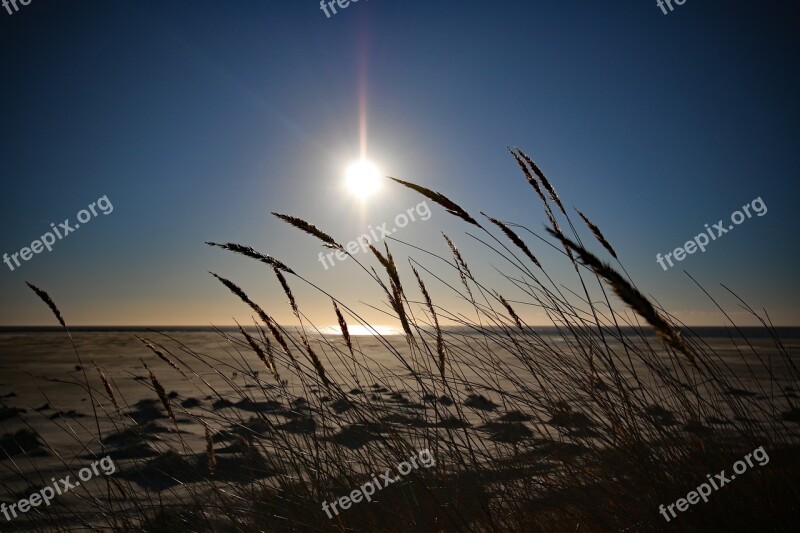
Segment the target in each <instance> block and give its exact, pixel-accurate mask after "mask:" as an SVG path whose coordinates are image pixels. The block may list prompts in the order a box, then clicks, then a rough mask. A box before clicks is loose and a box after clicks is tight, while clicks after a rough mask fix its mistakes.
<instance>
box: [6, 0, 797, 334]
mask: <svg viewBox="0 0 800 533" xmlns="http://www.w3.org/2000/svg"><path fill="white" fill-rule="evenodd" d="M799 14H800V9H798V7H797V4H796V3H790V2H756V1H752V0H748V1H740V2H736V1H729V0H726V1H722V0H718V1H711V0H702V1H700V0H688V1H687V2H686V3H685V4H684V5H683V6H679V7H676V9H675V11H674V12H672V13H670V14H669V15H663V14H662V12H661V10H660V9H659V8H658V7H657V5H656V2H655V0H652V1H650V0H636V1H633V0H615V1H613V2H612V1H607V2H588V1H578V0H574V1H568V0H526V1H513V2H511V1H495V2H487V1H484V2H477V1H459V2H455V1H442V0H439V1H430V0H427V1H422V0H369V1H367V0H361V1H360V2H358V3H355V4H351V5H350V6H349V7H347V8H346V9H344V10H340V12H339V13H338V14H336V15H334V16H333V17H331V18H326V17H325V15H324V13H323V12H322V11H321V10H320V9H319V4H318V2H316V1H315V0H270V1H268V2H265V1H244V0H240V1H231V2H209V1H193V2H186V1H171V2H163V1H158V2H156V1H139V2H131V1H128V2H121V1H89V0H74V1H73V0H71V1H70V2H51V1H47V0H34V1H33V2H32V3H31V4H29V5H28V6H20V10H19V11H18V12H17V13H14V14H13V15H8V14H7V13H6V12H5V11H4V10H0V50H2V65H3V82H2V84H0V121H1V122H2V131H1V132H0V135H1V136H2V137H0V155H2V166H1V167H0V168H1V169H2V190H3V194H2V209H0V224H1V225H2V230H0V253H8V254H12V253H15V252H18V251H19V250H20V248H22V247H24V246H29V245H30V243H31V241H33V240H34V239H36V238H38V237H39V236H40V235H42V234H43V233H44V232H46V231H47V230H48V229H49V227H50V223H51V222H54V223H59V222H61V221H63V220H64V219H66V218H70V219H71V220H72V222H73V223H74V222H75V214H76V213H77V212H78V211H79V210H80V209H82V208H84V207H86V206H87V205H88V204H89V203H91V202H94V201H96V200H97V199H98V198H99V197H101V196H103V195H107V196H108V198H109V200H110V201H111V203H112V204H113V206H114V211H113V212H112V213H111V214H109V215H107V216H103V215H99V216H98V217H97V218H96V219H93V220H92V221H91V222H90V223H88V224H86V225H85V226H82V227H81V228H80V229H79V230H77V231H76V232H74V233H72V234H70V235H69V236H68V237H67V238H65V239H64V240H61V241H58V242H57V243H56V245H55V246H54V249H53V251H52V252H49V253H47V252H44V253H41V254H38V255H35V256H34V257H33V258H32V259H31V260H30V261H28V262H26V263H23V265H22V267H21V268H19V269H17V270H15V271H13V272H12V271H10V270H9V269H8V268H7V267H6V266H5V265H4V264H0V325H40V324H43V325H52V324H53V323H54V321H53V318H52V316H50V315H49V312H48V311H47V309H46V308H45V307H44V306H43V305H42V303H41V302H40V301H38V300H37V299H36V297H35V296H34V295H33V293H31V292H30V291H29V290H28V289H27V288H26V287H25V283H24V282H25V281H26V280H29V281H31V282H33V283H35V284H37V285H39V286H41V287H43V288H45V289H46V290H47V291H49V292H50V294H51V295H52V296H53V297H54V299H55V300H56V301H57V302H58V304H59V306H60V307H61V310H62V312H63V313H64V315H65V317H66V319H67V320H68V322H70V323H71V324H73V325H90V324H93V325H114V324H116V325H121V324H129V325H167V324H170V325H187V324H201V325H202V324H208V323H214V324H218V325H222V324H230V323H231V322H232V317H236V318H237V319H239V320H244V321H247V320H248V317H249V316H250V313H249V312H248V309H247V308H246V307H245V306H244V305H243V304H242V303H241V302H240V301H238V300H237V299H236V298H235V297H233V296H232V295H231V294H230V293H229V292H228V291H227V290H226V289H225V288H224V287H222V286H221V285H220V284H219V283H218V282H217V281H216V280H214V279H213V278H212V277H211V276H210V275H209V274H208V273H207V271H209V270H211V271H214V272H217V273H219V274H221V275H223V276H226V277H229V278H231V279H232V280H234V281H235V282H236V283H238V284H239V285H240V286H241V287H242V288H244V289H245V290H246V291H247V292H248V293H250V294H251V295H252V296H253V298H254V299H256V300H257V301H258V302H259V303H261V304H262V305H263V307H264V308H265V309H266V310H267V311H268V312H269V313H270V314H273V315H274V316H276V317H277V318H278V319H279V320H280V321H282V322H284V323H292V322H293V317H292V315H291V312H290V310H289V309H288V306H287V305H286V301H285V300H286V299H285V297H284V296H283V294H282V292H281V291H280V287H279V286H278V284H277V283H276V281H275V278H274V276H273V275H272V273H271V271H270V270H269V269H268V268H265V267H264V266H263V265H259V264H257V263H255V262H252V261H250V260H247V259H244V258H241V257H237V256H234V255H232V254H230V253H228V252H224V251H222V250H218V249H213V248H210V247H208V246H206V245H204V244H203V243H204V241H208V240H213V241H221V242H225V241H233V242H238V243H242V244H248V245H252V246H254V247H255V248H256V249H258V250H260V251H263V252H265V253H269V254H272V255H274V256H276V257H277V258H279V259H281V260H282V261H284V262H285V263H287V264H289V265H290V266H291V267H292V268H294V269H295V270H296V271H298V273H301V274H303V275H304V276H306V277H308V278H310V279H312V280H314V281H315V282H317V283H319V284H320V285H323V286H325V287H326V288H328V289H331V290H332V291H333V292H334V293H335V294H336V295H337V296H339V297H341V298H343V299H345V300H347V301H350V302H364V304H371V305H375V306H381V305H382V304H381V302H382V301H383V297H382V295H381V293H380V292H379V291H378V290H377V289H376V288H375V287H374V286H373V285H370V282H369V281H368V280H367V279H366V278H365V275H364V274H363V272H361V271H360V270H359V269H358V268H357V267H356V266H355V265H354V264H352V261H351V260H348V261H346V262H345V263H343V264H338V265H337V266H336V267H335V268H332V269H329V270H327V271H326V270H324V269H323V268H322V266H321V264H320V263H319V262H317V254H318V252H319V251H320V250H322V248H321V247H320V246H319V244H318V241H316V240H315V239H313V238H312V237H310V236H307V235H305V234H302V233H300V232H298V231H297V230H295V229H293V228H291V227H289V226H287V225H286V224H284V223H282V222H281V221H279V220H277V219H275V218H274V217H272V216H271V215H270V214H269V213H270V211H280V212H283V213H289V214H293V215H296V216H299V217H302V218H305V219H307V220H309V221H311V222H313V223H315V224H317V225H318V226H319V227H320V228H322V229H324V230H325V231H327V232H328V233H330V234H332V235H333V236H335V237H336V238H337V239H338V240H339V241H340V242H347V241H350V240H353V239H355V238H357V237H358V235H360V234H361V233H363V232H364V231H365V230H366V229H367V225H368V224H372V225H380V224H382V223H383V222H387V221H388V222H390V224H389V227H391V226H392V225H393V223H392V222H391V221H392V220H393V218H394V216H395V215H396V214H397V213H400V212H402V211H405V210H406V209H407V208H409V207H411V206H414V205H416V204H417V203H418V202H420V201H421V200H422V198H421V197H420V196H419V195H417V194H415V193H412V192H411V191H407V190H405V189H403V188H402V187H400V186H398V185H388V184H386V185H385V187H384V189H383V190H382V192H381V193H380V194H378V195H377V196H375V197H374V198H372V199H370V201H369V202H368V203H367V204H366V205H365V206H363V207H362V206H361V205H360V204H359V203H358V201H357V200H355V199H354V198H353V197H352V196H351V195H349V194H347V192H346V191H345V190H344V189H343V186H342V183H343V171H344V168H345V166H346V165H347V164H348V163H349V162H350V161H352V160H354V159H356V158H357V157H358V155H359V148H360V144H359V143H360V137H359V124H360V117H361V116H362V110H365V111H366V115H365V116H366V125H367V132H368V133H367V137H366V138H367V150H368V156H369V158H370V159H371V160H373V161H375V162H376V163H377V164H378V165H379V166H380V168H381V169H382V171H383V172H384V173H385V174H390V175H393V176H397V177H400V178H404V179H408V180H411V181H415V182H418V183H421V184H423V185H425V186H428V187H430V188H432V189H435V190H438V191H441V192H443V193H445V194H447V195H448V196H450V197H451V198H452V199H453V200H455V201H456V202H458V203H459V204H461V205H462V206H463V207H464V208H465V209H467V210H468V211H469V212H471V213H473V214H474V215H476V216H477V215H478V212H479V211H480V210H484V211H486V212H487V213H489V214H492V215H494V216H496V217H498V218H500V219H502V220H506V221H513V222H518V223H524V224H527V225H528V226H529V227H530V228H531V229H533V230H535V231H537V232H541V231H542V228H543V223H544V221H545V217H544V215H543V213H542V210H541V207H540V205H539V203H538V200H537V198H536V196H535V194H534V192H533V190H532V189H530V187H529V185H528V184H527V183H525V181H524V179H523V177H522V176H521V174H520V172H519V170H518V169H517V168H516V166H515V163H514V161H513V159H512V158H511V157H510V156H509V155H508V153H507V152H506V146H514V145H518V146H520V147H522V148H523V149H524V150H526V151H527V152H528V153H529V154H531V155H532V156H533V157H534V158H535V159H536V161H537V162H538V163H539V165H540V167H541V168H542V169H543V170H544V171H545V172H546V173H547V175H548V176H549V178H550V179H551V181H552V182H553V184H554V185H555V187H556V188H557V189H558V191H559V194H560V195H561V197H562V199H563V200H564V203H565V204H566V205H567V206H570V207H571V206H575V207H577V208H579V209H581V210H582V211H583V212H585V213H586V214H587V215H588V216H589V217H590V218H592V219H593V221H594V222H595V223H597V224H598V225H599V226H600V227H601V228H602V230H603V231H604V233H605V235H606V237H608V239H609V240H610V241H611V242H612V244H613V245H614V246H615V248H616V249H617V251H618V252H619V255H620V258H621V259H622V261H623V263H624V264H625V266H626V268H627V271H628V272H629V273H630V274H631V275H632V276H633V278H634V279H635V280H636V282H637V285H638V286H639V287H640V288H642V289H644V291H645V292H646V293H648V294H651V295H653V296H654V297H655V298H657V299H658V300H659V301H660V302H661V303H662V304H663V305H664V306H665V307H667V308H668V309H669V310H670V311H672V312H674V313H675V314H676V315H677V316H678V317H680V318H682V319H684V320H686V321H687V322H689V323H692V324H721V323H723V319H722V317H721V316H720V315H719V314H718V313H716V312H714V307H713V304H711V303H709V302H708V300H707V298H706V297H705V296H704V295H703V294H702V292H700V291H699V290H698V288H697V287H696V286H695V285H694V284H693V283H692V282H691V280H689V279H688V278H687V277H686V275H685V274H684V273H683V272H682V269H684V268H685V269H687V270H688V271H689V273H691V274H692V275H693V276H694V277H695V278H696V279H698V281H700V282H701V283H703V284H704V286H706V288H708V289H709V290H710V291H711V292H712V293H713V294H714V295H715V296H719V297H720V300H721V302H722V303H723V304H724V305H726V306H727V307H729V308H735V307H736V303H735V301H734V300H733V299H732V298H731V297H730V296H727V295H726V294H725V292H724V290H723V289H722V288H721V287H720V286H719V283H724V284H726V285H727V286H729V287H731V288H732V289H733V290H735V291H737V293H738V294H740V295H741V296H742V298H744V299H745V300H747V301H748V302H749V303H750V304H751V305H752V306H753V307H755V308H758V309H761V308H766V309H767V310H768V311H769V312H770V315H771V316H772V318H773V320H774V322H775V323H776V324H783V325H797V324H799V323H800V320H798V318H799V317H800V312H798V311H799V310H800V304H799V303H798V296H800V290H798V289H800V281H798V277H797V265H798V264H799V263H800V261H799V260H800V250H799V249H798V239H797V237H796V231H797V221H798V210H797V202H798V192H800V186H798V179H797V177H798V166H797V153H798V151H797V150H798V149H797V147H798V146H800V134H798V126H797V125H798V124H799V123H800V112H799V111H800V108H799V107H798V103H797V102H798V101H797V95H798V94H800V79H798V51H800V47H799V46H798V45H799V44H800V41H799V39H800V38H799V37H798V32H797V21H798V15H799ZM756 197H761V198H762V200H763V202H764V203H765V204H766V206H767V207H768V213H767V214H766V215H765V216H763V217H754V218H753V219H750V220H747V221H746V222H744V223H743V224H742V225H741V226H739V227H737V228H736V229H735V230H734V231H733V232H731V233H729V234H727V235H725V236H724V237H721V238H720V240H718V241H715V242H713V243H712V244H711V245H710V246H709V248H708V250H707V251H706V252H705V253H704V254H698V253H696V254H694V255H691V256H689V257H688V258H687V259H686V260H684V261H683V262H682V263H680V268H674V269H671V270H669V271H667V272H664V271H663V270H662V269H661V267H659V266H658V264H657V263H656V262H655V256H656V254H657V253H659V252H660V253H666V252H668V251H671V250H673V249H674V248H675V247H677V246H679V245H681V244H683V243H684V242H685V241H687V240H689V239H691V238H692V237H693V236H694V235H696V234H697V233H700V232H701V231H702V230H703V229H704V227H703V225H704V224H706V223H709V224H713V223H715V222H716V221H717V220H719V219H721V218H726V220H727V219H728V217H729V216H730V213H731V212H732V211H734V210H736V209H738V208H740V207H741V206H742V205H744V204H745V203H749V202H750V201H751V200H752V199H754V198H756ZM428 204H429V205H430V207H431V209H432V211H433V215H432V217H431V218H430V219H429V220H428V221H424V222H423V221H418V222H415V223H413V224H411V225H409V226H408V227H406V228H404V229H402V230H400V231H398V233H397V234H396V235H395V236H396V237H397V238H399V239H403V240H407V241H410V242H413V243H414V244H415V245H417V246H421V247H423V248H425V249H428V250H432V251H435V252H437V253H440V254H445V252H446V248H445V245H444V242H443V240H442V238H441V235H440V233H439V232H440V231H441V230H444V231H445V232H447V233H448V234H449V235H450V236H451V237H453V239H454V240H455V241H456V243H457V244H458V245H459V246H460V247H461V248H462V250H463V252H464V255H465V258H466V259H467V261H468V262H469V263H470V265H471V266H472V267H473V270H474V271H475V273H476V275H480V276H485V279H486V281H487V282H488V283H489V284H490V285H492V284H493V283H492V282H493V281H497V284H496V286H499V287H507V284H506V285H503V283H502V282H501V281H500V280H499V279H498V278H497V276H496V275H495V274H494V273H493V272H494V271H493V265H495V266H498V267H502V268H505V265H503V263H502V261H499V260H498V258H496V257H490V256H488V255H487V254H486V253H485V251H484V249H483V248H482V247H481V246H480V245H479V244H478V243H475V242H474V241H472V240H471V239H470V238H469V237H467V236H466V235H465V231H466V230H468V228H467V227H466V226H465V225H464V224H463V223H461V222H459V221H458V220H455V219H454V218H453V217H451V216H450V215H448V214H447V213H446V212H444V211H443V210H442V209H441V208H439V207H438V206H435V205H434V204H433V203H432V202H428ZM526 240H528V242H529V244H530V245H531V247H532V248H533V249H534V253H537V254H539V255H541V256H542V258H543V260H544V261H545V263H547V264H550V265H561V266H558V267H554V268H556V271H554V272H553V275H554V276H556V278H557V279H560V277H559V276H560V275H561V274H563V275H564V278H563V279H564V280H567V279H570V278H569V277H568V275H569V269H568V268H564V266H565V264H564V263H563V262H561V263H557V262H556V259H557V258H556V255H555V254H554V253H552V252H551V251H550V250H548V248H547V247H545V246H543V245H542V243H541V242H539V241H537V240H536V239H534V238H531V239H527V238H526ZM587 242H588V240H587ZM395 246H397V247H398V252H397V255H402V256H405V255H406V253H408V252H409V250H408V249H403V248H402V247H400V245H393V248H394V247H395ZM592 249H595V250H597V249H598V248H597V247H596V246H595V245H594V243H592ZM400 250H402V251H400ZM411 255H412V256H414V257H415V258H417V259H419V260H425V256H424V254H422V253H419V252H412V253H411ZM361 257H364V256H363V255H362V256H361ZM368 263H369V264H374V261H368ZM432 264H433V263H432ZM403 275H404V276H408V269H407V268H404V271H403ZM451 276H452V275H451ZM406 279H407V278H406ZM412 279H413V278H412ZM450 279H451V280H452V281H454V280H455V278H452V277H451V278H450ZM289 281H290V283H292V286H293V287H294V288H295V290H296V292H297V297H298V300H299V301H300V304H301V306H303V308H304V310H305V311H306V313H307V314H308V316H309V317H310V318H312V319H314V320H315V321H316V322H317V323H319V324H330V323H332V322H335V319H334V317H333V314H332V311H331V309H330V302H329V300H327V299H325V298H322V297H320V296H319V295H317V294H315V293H314V292H313V291H310V290H306V289H304V288H302V286H301V285H300V284H299V282H297V281H294V280H292V279H291V277H290V278H289ZM407 285H408V286H409V287H413V283H412V282H411V281H410V280H409V282H408V283H407ZM570 286H572V287H575V284H574V280H573V281H571V282H570ZM431 289H432V290H431V292H432V293H433V295H434V299H436V300H437V301H439V302H440V303H441V304H442V305H445V306H448V305H450V306H452V309H453V310H454V311H455V310H459V308H458V307H457V306H458V304H457V302H456V301H455V300H454V299H452V298H451V297H449V296H445V295H446V291H444V290H443V289H442V288H441V287H440V286H437V285H436V284H435V283H434V282H433V281H431ZM503 290H505V289H503ZM414 294H416V291H415V292H414ZM361 309H366V308H365V307H362V308H361ZM734 310H735V309H734ZM521 312H522V313H523V314H526V316H528V317H529V319H530V320H531V321H533V322H536V321H537V317H536V316H535V315H530V314H528V313H527V312H526V311H525V310H522V311H521ZM365 315H366V316H367V317H370V318H372V319H373V320H375V321H376V322H379V323H381V322H382V321H383V322H391V321H389V320H386V319H385V317H384V316H382V315H381V314H380V313H378V312H377V311H365ZM734 316H738V315H737V314H735V313H734ZM747 322H748V321H746V320H745V321H744V323H747Z"/></svg>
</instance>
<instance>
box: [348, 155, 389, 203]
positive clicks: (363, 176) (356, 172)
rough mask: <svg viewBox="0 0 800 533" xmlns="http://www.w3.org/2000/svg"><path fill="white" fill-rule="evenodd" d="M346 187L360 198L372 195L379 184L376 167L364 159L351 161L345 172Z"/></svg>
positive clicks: (378, 174) (379, 179)
mask: <svg viewBox="0 0 800 533" xmlns="http://www.w3.org/2000/svg"><path fill="white" fill-rule="evenodd" d="M345 178H346V184H347V189H348V190H349V191H350V192H351V193H352V194H354V195H356V196H358V197H359V198H361V199H362V200H366V199H367V198H368V197H370V196H372V195H373V194H374V193H375V192H377V190H378V189H379V188H380V186H381V175H380V172H379V171H378V167H376V166H375V165H374V164H372V163H370V162H369V161H367V160H366V159H360V160H359V161H356V162H354V163H351V164H350V166H348V167H347V171H346V172H345Z"/></svg>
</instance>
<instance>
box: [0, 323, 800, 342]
mask: <svg viewBox="0 0 800 533" xmlns="http://www.w3.org/2000/svg"><path fill="white" fill-rule="evenodd" d="M244 329H245V330H247V331H254V330H255V329H256V328H254V327H253V326H246V327H245V328H244ZM286 329H287V330H288V331H296V330H297V329H298V328H296V327H287V328H286ZM385 329H389V328H382V329H381V333H382V334H383V335H384V336H391V335H392V333H388V334H387V333H385V332H384V330H385ZM442 329H444V330H446V331H450V332H453V333H461V334H466V333H469V332H470V331H471V328H466V327H463V326H445V327H443V328H442ZM485 329H487V330H499V329H500V328H492V327H487V328H485ZM530 329H531V330H532V331H535V332H536V333H538V334H539V335H543V336H560V335H562V334H563V333H564V332H566V330H564V329H562V330H561V332H559V330H558V329H557V328H555V327H554V326H532V327H531V328H530ZM603 329H604V331H608V332H612V333H613V332H615V331H616V330H615V329H614V328H603ZM620 329H621V330H622V332H623V333H624V334H629V333H633V332H635V331H637V330H636V329H635V328H630V327H623V328H620ZM216 330H219V331H224V332H226V333H233V332H237V331H238V327H237V326H219V327H217V328H216V329H215V328H213V327H211V326H77V327H71V328H70V331H71V332H74V333H94V332H96V333H127V332H130V333H142V332H163V333H214V332H215V331H216ZM320 330H323V331H334V330H335V331H338V326H325V327H320ZM642 330H643V331H644V332H645V334H646V336H648V337H652V336H655V334H654V333H653V332H652V330H651V329H650V328H642ZM61 331H63V329H62V328H61V327H53V326H0V334H3V333H40V332H41V333H58V332H61ZM309 331H310V330H309ZM393 331H394V332H395V333H394V334H396V335H402V331H401V330H400V329H396V328H393ZM683 332H684V333H685V334H686V335H687V336H696V337H701V338H704V339H729V338H733V339H741V338H743V336H744V337H745V338H748V339H768V338H771V337H772V336H773V334H774V333H775V334H777V335H778V337H779V338H781V339H784V340H789V339H800V327H788V326H787V327H777V328H775V330H774V332H773V331H770V330H769V329H767V328H764V327H756V326H747V327H740V328H733V327H724V326H697V327H691V328H687V329H683Z"/></svg>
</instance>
